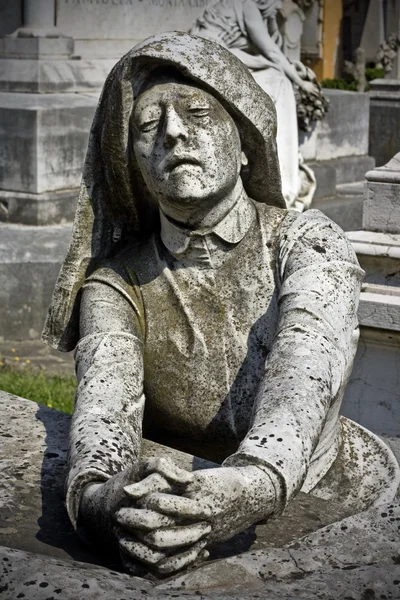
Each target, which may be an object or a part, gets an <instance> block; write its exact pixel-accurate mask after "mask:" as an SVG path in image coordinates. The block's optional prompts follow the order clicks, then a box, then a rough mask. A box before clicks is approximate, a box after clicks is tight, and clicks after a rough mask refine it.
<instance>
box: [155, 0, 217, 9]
mask: <svg viewBox="0 0 400 600" xmlns="http://www.w3.org/2000/svg"><path fill="white" fill-rule="evenodd" d="M152 5H153V6H166V7H171V8H205V7H206V6H207V5H208V0H152Z"/></svg>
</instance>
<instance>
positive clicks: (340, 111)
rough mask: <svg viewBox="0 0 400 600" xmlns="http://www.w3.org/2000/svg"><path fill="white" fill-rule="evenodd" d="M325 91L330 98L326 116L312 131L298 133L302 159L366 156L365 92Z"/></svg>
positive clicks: (367, 115)
mask: <svg viewBox="0 0 400 600" xmlns="http://www.w3.org/2000/svg"><path fill="white" fill-rule="evenodd" d="M324 94H325V95H326V97H327V98H328V100H329V110H328V113H327V114H326V116H325V118H324V119H323V121H318V122H317V123H315V124H314V127H313V129H312V131H311V132H308V133H307V132H300V136H299V144H300V151H301V153H302V155H303V157H304V159H305V160H306V161H307V162H309V161H312V160H318V161H319V160H330V159H336V158H340V157H344V156H363V155H364V156H365V155H368V154H369V153H368V139H369V138H368V135H369V102H370V99H369V96H368V94H365V93H359V92H346V91H343V90H331V89H324ZM370 154H371V153H370Z"/></svg>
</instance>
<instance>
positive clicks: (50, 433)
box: [0, 392, 348, 568]
mask: <svg viewBox="0 0 400 600" xmlns="http://www.w3.org/2000/svg"><path fill="white" fill-rule="evenodd" d="M0 407H1V414H2V421H1V424H0V437H1V439H2V444H1V449H0V453H1V454H0V469H1V471H2V481H1V482H0V488H1V490H2V493H1V502H0V524H1V526H0V545H4V546H10V547H13V548H17V549H20V550H26V551H30V552H38V553H40V554H45V555H48V556H54V557H59V558H72V559H75V560H81V561H82V560H83V561H87V562H97V563H100V564H103V565H104V564H106V561H105V559H104V558H103V557H101V556H100V555H99V554H96V553H94V552H93V551H89V550H88V549H87V548H85V547H84V546H82V545H81V543H80V542H79V540H78V538H77V536H76V535H75V533H74V532H73V530H72V526H71V525H70V523H69V520H68V517H67V513H66V509H65V506H64V503H63V497H64V479H65V464H66V463H65V460H66V452H67V435H68V430H69V422H70V416H69V415H66V414H64V413H61V412H60V411H56V410H53V409H50V408H47V407H46V406H42V405H39V404H36V403H35V402H31V401H29V400H24V399H21V398H18V397H16V396H11V395H10V394H6V393H5V392H0ZM142 452H143V456H144V457H149V456H154V455H157V454H160V452H162V453H163V455H165V454H169V455H170V456H171V458H173V460H175V461H176V462H177V463H178V464H179V465H180V466H182V467H183V468H186V469H189V470H192V469H199V468H206V467H209V466H212V465H213V463H209V462H207V461H204V460H203V459H201V458H198V457H193V456H191V455H188V454H185V453H183V452H179V451H177V450H173V449H171V448H169V449H168V448H165V447H164V446H163V447H161V446H160V445H159V444H155V443H154V442H150V441H146V440H145V441H144V445H143V448H142ZM345 515H348V512H347V511H346V509H343V508H341V507H339V506H336V505H335V504H332V502H328V501H325V500H322V499H320V498H315V497H313V496H309V495H307V494H299V495H298V497H297V498H296V499H295V500H294V501H293V502H292V503H291V504H290V506H289V507H288V509H287V511H286V512H285V516H284V517H279V518H276V519H271V520H270V521H269V523H268V524H260V525H257V527H252V528H250V529H249V530H248V531H247V532H244V533H242V534H239V535H237V536H235V537H234V538H233V539H232V541H230V542H229V543H228V542H226V543H221V544H219V545H218V546H215V548H214V549H213V553H212V556H213V557H214V559H216V558H221V557H224V556H229V555H232V554H236V553H237V552H243V551H245V550H248V549H250V548H252V549H259V548H263V547H264V546H266V545H268V546H270V545H272V546H282V545H284V544H286V543H288V542H290V541H292V540H293V539H296V538H298V537H300V536H303V535H306V534H307V533H310V532H312V531H315V530H316V529H319V528H320V527H322V526H323V525H325V524H327V523H332V522H334V521H335V520H338V519H340V518H341V517H343V516H345ZM109 566H113V567H114V568H115V565H109Z"/></svg>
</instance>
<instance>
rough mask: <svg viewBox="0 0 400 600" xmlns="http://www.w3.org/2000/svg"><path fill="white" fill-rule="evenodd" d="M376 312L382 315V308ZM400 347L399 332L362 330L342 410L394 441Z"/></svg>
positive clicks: (399, 428)
mask: <svg viewBox="0 0 400 600" xmlns="http://www.w3.org/2000/svg"><path fill="white" fill-rule="evenodd" d="M378 299H379V297H378V298H377V300H378ZM397 299H398V300H399V297H398V298H397ZM375 310H376V311H377V312H378V315H380V309H375ZM371 312H372V311H371ZM382 313H384V308H382ZM372 314H374V313H373V312H372ZM375 314H376V313H375ZM380 318H382V316H380ZM378 319H379V316H378V317H375V320H378ZM386 326H388V323H386ZM399 348H400V334H399V332H398V331H393V330H388V329H378V328H376V327H361V337H360V342H359V345H358V350H357V354H356V358H355V361H354V367H353V371H352V374H351V378H350V381H349V384H348V386H347V389H346V392H345V396H344V399H343V408H342V412H343V414H344V415H345V416H347V417H349V418H350V419H354V420H355V421H357V422H358V423H361V424H362V425H364V427H367V428H371V429H372V430H373V431H374V432H375V433H378V434H385V435H386V436H391V437H393V438H394V439H396V436H400V396H399V385H398V380H399V373H400V350H399Z"/></svg>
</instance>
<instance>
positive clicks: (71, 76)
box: [0, 55, 116, 94]
mask: <svg viewBox="0 0 400 600" xmlns="http://www.w3.org/2000/svg"><path fill="white" fill-rule="evenodd" d="M115 62H116V59H110V58H101V59H99V58H97V56H93V57H91V58H87V59H80V58H79V57H77V58H76V59H71V60H66V59H65V58H64V57H61V58H59V59H58V60H52V59H47V60H43V58H42V57H39V59H34V58H24V59H23V60H21V59H20V58H15V57H14V56H13V55H8V57H7V58H4V55H3V57H2V58H0V69H1V79H0V92H14V93H28V92H30V93H32V94H56V93H58V94H59V93H65V94H66V93H71V94H73V93H77V92H79V93H88V92H93V91H94V92H97V93H99V92H100V91H101V88H102V87H103V84H104V81H105V79H106V77H107V75H108V73H109V72H110V70H111V69H112V67H113V66H114V64H115Z"/></svg>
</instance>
